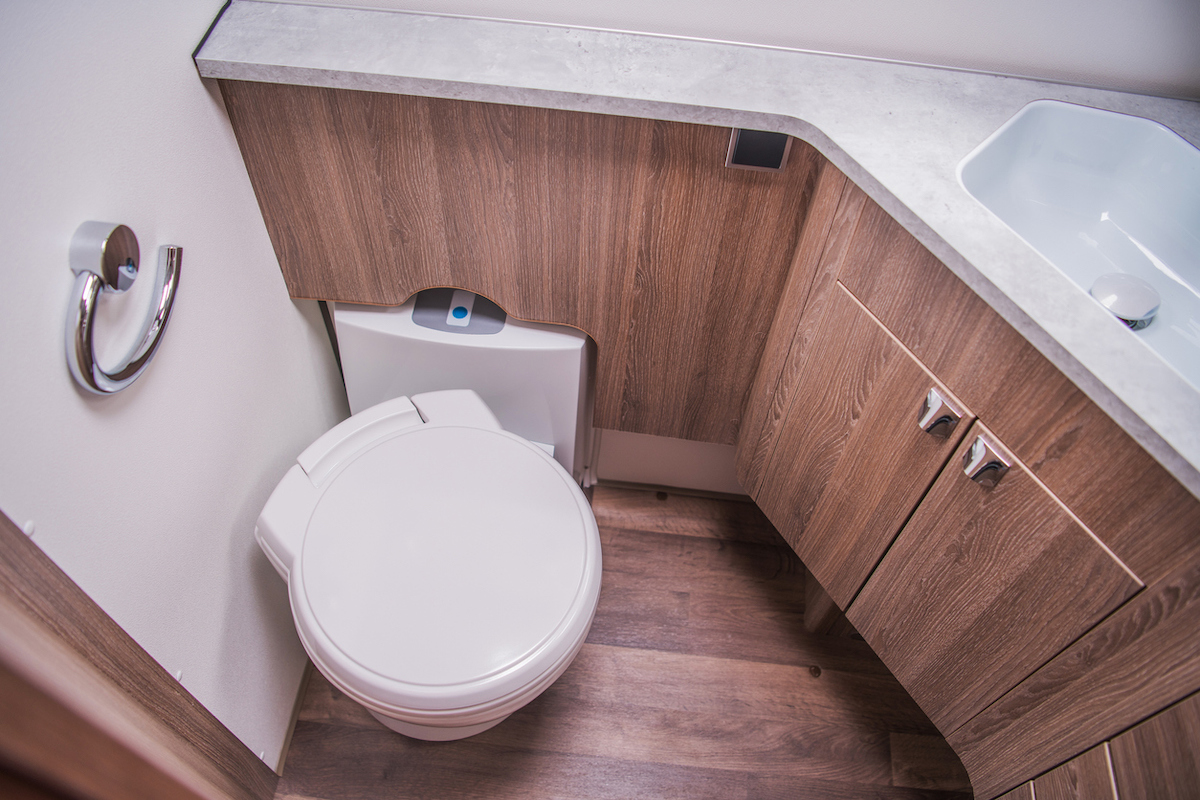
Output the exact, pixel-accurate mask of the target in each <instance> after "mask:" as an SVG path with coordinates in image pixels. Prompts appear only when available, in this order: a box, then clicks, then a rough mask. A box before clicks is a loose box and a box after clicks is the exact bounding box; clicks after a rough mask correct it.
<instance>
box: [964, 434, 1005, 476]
mask: <svg viewBox="0 0 1200 800" xmlns="http://www.w3.org/2000/svg"><path fill="white" fill-rule="evenodd" d="M1009 466H1010V464H1009V463H1008V459H1006V458H1005V457H1004V456H1002V455H1001V454H1000V449H999V448H998V447H997V446H996V445H994V444H992V443H991V442H989V441H987V440H986V439H984V438H983V436H976V437H975V443H974V444H972V445H971V449H970V450H968V451H967V452H966V454H965V455H963V472H965V473H966V475H967V477H968V478H970V479H971V480H973V481H975V482H976V483H978V484H979V485H980V486H983V487H985V488H987V489H991V488H992V487H994V486H995V485H996V484H997V483H999V482H1000V479H1001V478H1003V477H1004V475H1005V473H1007V472H1008V468H1009Z"/></svg>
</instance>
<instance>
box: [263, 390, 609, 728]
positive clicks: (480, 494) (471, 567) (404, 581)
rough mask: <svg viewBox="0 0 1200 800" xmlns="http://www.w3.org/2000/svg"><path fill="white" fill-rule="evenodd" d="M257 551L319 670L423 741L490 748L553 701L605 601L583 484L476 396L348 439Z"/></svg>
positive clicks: (306, 469) (440, 401)
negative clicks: (475, 740) (530, 708)
mask: <svg viewBox="0 0 1200 800" xmlns="http://www.w3.org/2000/svg"><path fill="white" fill-rule="evenodd" d="M255 537H256V539H257V540H258V542H259V545H260V546H261V548H262V549H263V552H265V553H266V555H267V557H268V558H269V559H270V561H271V563H272V564H273V565H274V567H275V569H276V570H277V571H278V572H279V574H280V575H281V576H282V577H283V578H284V579H285V580H286V581H287V583H288V594H289V599H290V603H291V608H292V616H293V618H294V621H295V624H296V630H297V633H298V634H299V636H300V641H301V642H302V643H303V645H304V648H305V650H306V651H307V652H308V655H309V657H310V658H311V659H312V661H313V663H314V664H315V665H316V667H317V669H318V670H320V672H321V673H322V674H323V675H324V676H325V677H326V678H328V679H329V681H330V682H331V683H333V684H334V685H335V686H337V687H338V688H339V689H341V690H342V691H343V692H345V693H346V694H347V695H348V696H349V697H351V698H353V699H354V700H356V701H357V702H359V703H360V704H362V705H363V706H365V707H366V708H367V709H368V710H369V711H370V712H371V714H373V715H374V716H375V718H376V719H378V720H379V721H380V722H382V723H383V724H384V725H386V726H387V727H389V728H391V729H392V730H395V731H397V732H399V733H402V734H406V735H408V736H412V737H415V738H418V739H427V740H451V739H460V738H463V737H466V736H471V735H474V734H476V733H480V732H482V731H484V730H487V729H488V728H491V727H492V726H494V725H497V724H499V723H500V722H502V721H503V720H504V719H505V718H506V717H508V715H510V714H511V713H512V712H514V711H516V710H517V709H519V708H521V707H522V706H524V705H525V704H527V703H529V702H530V701H531V700H533V699H534V698H535V697H537V696H538V695H539V694H541V693H542V692H543V691H544V690H545V689H546V688H547V687H549V686H550V685H551V684H552V683H553V682H554V680H555V679H557V678H558V677H559V675H561V674H562V672H563V671H564V670H565V669H566V668H567V667H568V666H569V665H570V663H571V661H572V660H573V659H574V657H575V655H576V653H578V651H579V648H580V647H581V646H582V645H583V642H584V639H585V638H586V637H587V634H588V630H589V628H590V627H591V621H592V617H593V615H594V613H595V610H596V603H597V600H598V598H599V591H600V569H601V554H600V538H599V533H598V531H597V528H596V521H595V518H594V517H593V515H592V512H591V507H590V506H589V504H588V502H587V499H586V498H585V497H584V495H583V492H582V490H581V489H580V488H579V485H578V484H576V483H575V481H574V480H572V478H571V476H570V475H569V474H568V473H567V472H566V470H564V469H563V467H562V466H561V465H560V464H559V463H557V462H556V461H555V460H554V459H553V458H552V457H551V455H550V453H548V452H547V451H546V448H544V447H542V446H540V445H538V444H535V443H533V442H529V441H527V440H525V439H522V438H521V437H519V436H516V435H514V434H512V433H510V432H508V431H505V430H504V429H503V428H502V427H501V426H500V424H499V423H498V422H497V421H496V418H495V417H494V416H493V415H492V414H491V412H490V410H489V409H488V408H487V406H486V405H485V404H484V403H483V401H482V400H480V399H479V397H478V395H476V394H475V393H474V392H472V391H470V390H452V391H441V392H430V393H427V394H421V395H415V396H413V397H412V398H411V399H409V398H406V397H400V398H396V399H393V400H388V401H386V402H383V403H380V404H378V405H376V406H373V407H371V408H368V409H366V410H364V411H361V412H359V413H358V414H355V415H353V416H351V417H350V418H349V419H347V420H345V421H344V422H342V423H341V424H339V425H337V426H336V427H334V428H333V429H332V430H330V431H329V432H327V433H326V434H324V435H323V436H321V437H320V438H319V439H318V440H317V441H316V442H314V443H313V444H312V445H310V446H309V447H308V448H307V449H306V450H305V451H304V452H303V453H301V454H300V456H299V457H298V458H297V464H296V465H295V466H293V467H292V468H291V469H290V470H289V471H288V473H287V474H286V475H285V476H284V478H283V480H282V481H280V483H279V485H278V486H277V487H276V489H275V491H274V492H273V493H272V495H271V497H270V499H269V500H268V501H267V504H266V506H265V507H264V508H263V511H262V514H261V515H260V517H259V519H258V524H257V526H256V529H255Z"/></svg>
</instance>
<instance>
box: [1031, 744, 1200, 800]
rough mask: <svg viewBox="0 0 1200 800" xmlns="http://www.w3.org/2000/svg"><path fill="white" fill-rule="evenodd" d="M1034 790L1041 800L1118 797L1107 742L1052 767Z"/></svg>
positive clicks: (1097, 799)
mask: <svg viewBox="0 0 1200 800" xmlns="http://www.w3.org/2000/svg"><path fill="white" fill-rule="evenodd" d="M1197 785H1200V784H1197ZM1033 791H1034V793H1035V794H1036V795H1037V799H1038V800H1117V794H1116V792H1115V791H1114V789H1113V774H1112V767H1111V766H1110V765H1109V763H1108V745H1107V744H1102V745H1099V746H1097V747H1093V748H1092V749H1091V750H1088V751H1087V752H1086V753H1083V754H1082V755H1078V756H1076V757H1075V758H1073V759H1071V760H1070V761H1068V762H1067V763H1065V764H1062V765H1060V766H1058V767H1056V768H1054V769H1052V770H1050V771H1049V772H1047V773H1046V774H1045V775H1042V776H1041V777H1039V778H1038V779H1037V780H1035V781H1034V782H1033Z"/></svg>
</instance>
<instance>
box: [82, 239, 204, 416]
mask: <svg viewBox="0 0 1200 800" xmlns="http://www.w3.org/2000/svg"><path fill="white" fill-rule="evenodd" d="M138 257H139V253H138V242H137V237H136V236H134V234H133V231H131V230H130V229H129V228H127V227H125V226H124V225H114V224H112V223H110V222H85V223H83V224H82V225H80V226H79V229H78V230H76V231H75V236H74V237H73V238H72V239H71V251H70V258H71V271H72V272H74V273H75V286H74V288H73V289H72V291H71V304H70V308H69V310H68V313H67V330H66V340H67V341H66V344H67V366H68V367H69V368H70V370H71V376H72V377H73V378H75V380H76V382H77V383H78V384H79V385H80V386H82V387H83V388H84V389H86V390H87V391H89V392H91V393H93V394H112V393H113V392H119V391H120V390H122V389H124V388H125V387H126V386H128V385H129V384H131V383H133V382H134V381H135V380H137V378H138V376H139V375H141V374H142V371H143V370H145V369H146V366H147V365H148V364H149V363H150V359H151V358H153V357H154V353H155V351H156V350H157V349H158V345H159V343H160V342H161V341H162V335H163V332H164V331H165V330H166V327H167V321H168V320H169V319H170V316H171V307H172V306H173V305H174V303H175V290H176V289H177V288H178V286H179V267H180V265H181V263H182V261H183V248H182V247H174V246H171V245H167V246H164V247H162V248H160V249H159V260H158V271H157V273H156V274H155V279H154V280H155V283H154V295H155V304H154V307H153V309H152V310H151V312H150V315H149V316H148V317H147V318H146V321H145V323H144V324H143V325H142V331H141V335H140V337H139V339H138V343H137V344H136V345H134V346H133V348H132V349H131V350H130V351H129V353H128V354H126V356H125V358H124V359H122V361H121V364H120V365H119V366H117V367H116V368H115V369H114V370H113V371H112V372H108V371H106V370H104V369H103V368H102V367H101V366H100V365H99V364H98V363H96V354H95V352H94V351H93V348H92V336H93V331H94V329H93V317H94V315H95V313H96V300H97V299H98V297H99V295H100V292H101V291H105V292H113V293H118V294H119V293H121V292H124V291H125V290H127V289H128V288H129V287H130V286H131V285H133V281H134V280H135V279H136V278H137V274H138Z"/></svg>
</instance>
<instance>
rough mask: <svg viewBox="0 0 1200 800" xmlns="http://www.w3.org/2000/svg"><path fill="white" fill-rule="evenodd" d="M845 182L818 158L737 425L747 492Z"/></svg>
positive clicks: (830, 274) (828, 281)
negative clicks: (788, 264)
mask: <svg viewBox="0 0 1200 800" xmlns="http://www.w3.org/2000/svg"><path fill="white" fill-rule="evenodd" d="M847 185H850V186H853V184H849V182H848V181H847V180H846V176H845V175H843V174H842V173H841V171H840V170H838V169H837V168H836V167H834V166H833V164H831V163H829V162H828V161H826V162H825V163H824V164H822V166H821V174H820V176H819V177H818V179H817V188H816V191H815V192H814V193H813V201H812V204H811V206H810V207H809V209H808V213H807V215H806V216H805V219H804V229H803V231H802V233H801V236H800V243H799V245H798V246H797V247H796V253H795V256H794V257H793V260H792V268H791V269H790V270H789V271H788V278H787V283H786V284H785V285H784V289H783V294H782V296H781V297H780V299H779V307H778V309H777V310H776V312H775V318H774V320H773V321H772V322H771V330H770V332H769V333H768V335H767V341H766V345H765V347H764V348H763V354H762V358H761V360H760V361H759V364H758V369H757V371H756V372H755V375H754V381H753V383H752V384H751V387H750V395H749V397H748V398H747V400H746V409H745V411H744V413H743V415H742V426H741V429H740V430H739V431H738V447H737V474H738V480H739V481H740V482H741V484H742V486H743V488H745V489H746V491H747V492H748V493H750V494H755V493H757V492H758V487H759V483H760V481H761V479H762V471H763V469H764V468H765V467H766V463H767V459H768V458H770V455H771V451H772V450H773V449H774V446H775V431H776V429H777V428H778V426H779V423H780V421H781V420H782V418H783V413H784V412H785V411H786V410H787V406H788V403H789V401H790V400H791V393H790V391H791V388H792V387H791V383H790V382H789V381H786V380H784V378H785V374H786V372H787V366H788V364H789V363H790V362H792V361H794V360H797V359H798V356H799V351H801V350H803V348H804V344H805V337H804V336H803V335H800V334H798V331H797V329H798V327H799V326H800V324H801V322H802V321H804V320H805V319H806V315H807V314H812V313H816V309H815V307H814V308H812V309H810V308H809V305H810V301H812V304H813V305H814V306H815V305H816V302H817V300H818V298H819V297H820V296H821V295H822V294H823V293H825V292H827V291H829V289H830V288H832V286H833V281H834V279H836V272H835V270H834V269H832V268H831V267H830V259H827V258H826V257H825V250H826V247H827V246H828V244H829V241H830V233H831V231H832V230H833V229H834V224H835V222H838V221H841V222H842V226H841V227H845V222H844V218H845V213H844V212H842V213H841V214H839V212H840V210H841V209H842V206H843V205H844V203H843V193H844V192H845V191H846V187H847ZM822 266H824V269H822ZM818 316H819V315H818ZM793 348H794V349H795V350H796V353H795V354H794V355H793V352H792V351H793Z"/></svg>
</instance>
